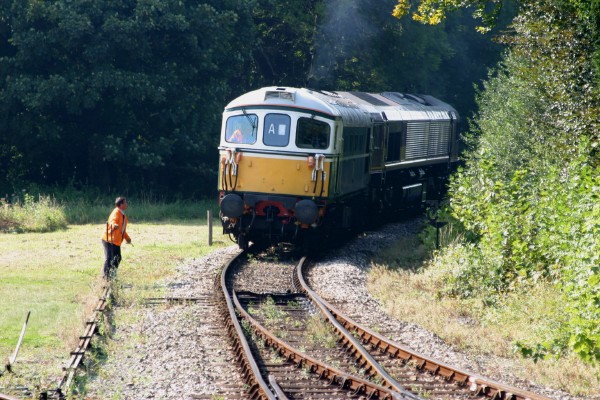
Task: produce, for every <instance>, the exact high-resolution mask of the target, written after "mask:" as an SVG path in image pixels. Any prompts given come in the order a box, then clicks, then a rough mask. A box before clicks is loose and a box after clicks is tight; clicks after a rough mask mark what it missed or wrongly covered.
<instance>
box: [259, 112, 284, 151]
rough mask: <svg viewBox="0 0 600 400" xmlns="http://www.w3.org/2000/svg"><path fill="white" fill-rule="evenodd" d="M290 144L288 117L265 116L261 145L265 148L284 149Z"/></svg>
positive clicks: (278, 115) (281, 115) (277, 115)
mask: <svg viewBox="0 0 600 400" xmlns="http://www.w3.org/2000/svg"><path fill="white" fill-rule="evenodd" d="M289 142H290V116H289V115H285V114H267V115H265V124H264V129H263V143H264V144H265V145H267V146H277V147H285V146H287V145H288V143H289Z"/></svg>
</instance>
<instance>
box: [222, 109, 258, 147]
mask: <svg viewBox="0 0 600 400" xmlns="http://www.w3.org/2000/svg"><path fill="white" fill-rule="evenodd" d="M257 129H258V117H257V116H256V115H255V114H243V115H235V116H233V117H229V118H227V124H226V125H225V141H226V142H227V143H240V144H254V143H256V132H257Z"/></svg>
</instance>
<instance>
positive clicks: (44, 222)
mask: <svg viewBox="0 0 600 400" xmlns="http://www.w3.org/2000/svg"><path fill="white" fill-rule="evenodd" d="M0 206H1V207H0V229H1V230H3V231H5V232H52V231H56V230H58V229H65V228H66V227H67V218H66V217H65V213H64V208H63V207H62V206H60V205H58V204H57V202H56V201H55V200H54V199H52V198H50V197H49V196H41V195H40V196H39V197H38V199H37V201H36V199H35V197H34V196H32V195H30V194H28V193H25V194H24V195H23V199H17V201H16V202H14V203H12V204H9V203H7V202H6V201H2V202H1V203H0Z"/></svg>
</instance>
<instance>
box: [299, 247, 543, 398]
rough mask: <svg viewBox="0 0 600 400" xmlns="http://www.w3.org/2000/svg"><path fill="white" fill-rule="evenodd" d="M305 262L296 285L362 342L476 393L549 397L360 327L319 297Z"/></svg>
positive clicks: (304, 260)
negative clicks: (306, 275)
mask: <svg viewBox="0 0 600 400" xmlns="http://www.w3.org/2000/svg"><path fill="white" fill-rule="evenodd" d="M306 265H308V259H307V258H306V257H304V258H303V259H302V260H301V261H300V263H299V264H298V268H297V271H296V272H297V273H296V276H295V277H294V280H295V281H296V282H297V284H299V286H298V287H299V289H301V290H302V291H304V292H305V293H306V294H307V296H308V297H309V298H311V299H312V298H314V299H315V300H316V301H317V302H320V303H321V304H322V305H323V306H324V307H326V308H327V310H329V312H331V314H332V315H333V316H334V317H335V319H336V320H337V321H338V322H339V323H340V324H341V325H342V326H344V328H345V329H347V330H348V331H350V332H355V333H356V334H357V335H358V336H359V337H360V338H361V340H362V342H363V343H365V344H368V345H369V346H371V348H373V349H377V350H379V351H380V352H382V353H385V354H388V355H389V356H390V357H392V358H398V359H400V360H402V361H404V362H408V361H412V362H414V363H416V365H417V368H418V369H419V370H421V371H427V372H429V373H431V374H432V375H438V376H441V377H443V378H444V379H446V380H447V381H453V382H456V383H457V384H459V385H469V388H470V390H471V391H472V392H473V393H474V394H476V395H485V396H487V397H490V398H492V399H494V400H549V398H548V397H545V396H542V395H538V394H536V393H532V392H528V391H525V390H521V389H518V388H515V387H512V386H508V385H504V384H501V383H498V382H495V381H492V380H490V379H487V378H484V377H482V376H480V375H477V374H473V373H471V372H468V371H464V370H461V369H458V368H454V367H452V366H449V365H447V364H445V363H443V362H441V361H438V360H435V359H433V358H431V357H428V356H425V355H423V354H420V353H418V352H416V351H414V350H412V349H411V348H409V347H407V346H404V345H401V344H399V343H396V342H394V341H392V340H390V339H388V338H385V337H383V336H382V335H380V334H378V333H376V332H374V331H372V330H370V329H368V328H364V327H362V326H361V325H360V324H359V323H357V322H355V321H353V320H352V319H351V318H349V317H347V316H345V315H344V314H343V313H342V312H341V311H339V310H338V309H337V308H336V307H334V306H333V305H332V304H331V303H329V302H327V301H326V300H324V299H322V298H321V297H320V296H319V295H318V294H317V293H316V292H314V291H313V290H312V289H311V288H310V287H309V286H308V284H307V283H306V281H305V280H304V268H305V267H306Z"/></svg>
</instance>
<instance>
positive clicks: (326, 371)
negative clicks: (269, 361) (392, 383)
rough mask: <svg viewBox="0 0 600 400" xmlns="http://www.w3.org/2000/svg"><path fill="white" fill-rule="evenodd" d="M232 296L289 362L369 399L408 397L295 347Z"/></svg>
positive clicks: (250, 320) (234, 294) (267, 340)
mask: <svg viewBox="0 0 600 400" xmlns="http://www.w3.org/2000/svg"><path fill="white" fill-rule="evenodd" d="M232 296H233V301H234V303H235V306H236V308H237V311H238V312H239V313H240V315H241V317H242V318H244V319H245V320H247V321H248V322H249V323H250V324H251V325H252V327H253V328H254V330H255V331H256V332H257V333H258V335H259V336H260V337H262V338H263V340H264V341H265V342H266V344H267V345H269V346H271V347H273V348H275V349H277V351H278V352H279V354H280V355H282V356H283V357H284V358H285V359H286V360H288V361H289V362H292V363H294V364H296V365H297V366H298V368H302V367H305V368H308V369H309V370H310V372H312V373H314V374H317V375H319V379H326V380H328V381H329V383H330V384H331V385H333V384H337V385H339V386H340V387H341V388H342V389H350V390H353V391H354V393H353V394H354V395H361V394H362V395H366V396H367V398H369V399H403V398H406V397H404V396H402V395H401V394H400V393H396V392H394V391H393V390H391V389H389V388H386V387H383V386H380V385H376V384H374V383H372V382H369V381H367V380H364V379H362V378H359V377H356V376H352V375H349V374H347V373H345V372H343V371H340V370H338V369H336V368H333V367H330V366H328V365H326V364H324V363H322V362H320V361H318V360H316V359H314V358H312V357H310V356H308V355H306V354H304V353H302V352H300V351H298V350H296V349H294V348H293V347H291V346H290V345H288V344H287V343H286V342H284V341H283V340H281V339H279V338H277V337H275V336H273V335H272V334H271V332H269V330H268V329H266V328H265V327H264V326H262V325H261V324H260V323H259V322H258V321H257V320H256V319H254V318H253V317H252V316H251V315H250V314H249V313H248V312H247V311H246V310H244V308H243V307H242V305H241V304H240V301H239V299H238V297H237V294H236V293H235V291H234V292H233V294H232ZM411 399H417V397H415V396H413V395H411Z"/></svg>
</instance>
